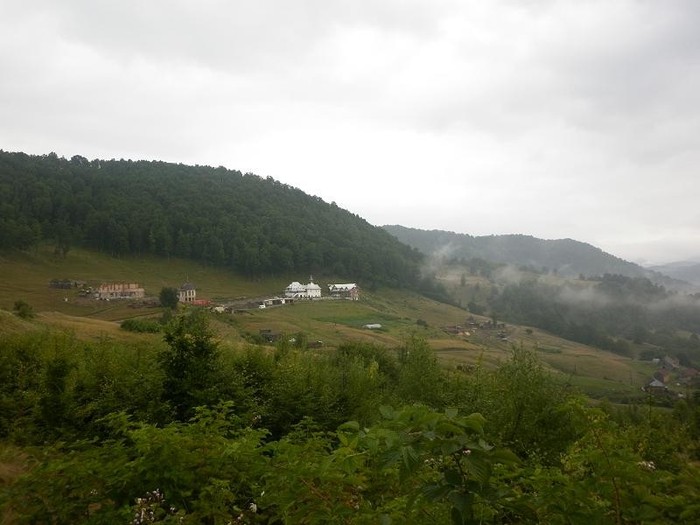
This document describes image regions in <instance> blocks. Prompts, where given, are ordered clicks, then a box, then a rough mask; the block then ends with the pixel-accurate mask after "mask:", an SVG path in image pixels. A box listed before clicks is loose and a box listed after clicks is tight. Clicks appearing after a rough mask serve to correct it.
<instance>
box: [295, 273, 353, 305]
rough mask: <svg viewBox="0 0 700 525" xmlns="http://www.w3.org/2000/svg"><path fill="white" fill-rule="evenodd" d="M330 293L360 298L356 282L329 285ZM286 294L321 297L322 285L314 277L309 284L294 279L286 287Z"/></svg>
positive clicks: (298, 297)
mask: <svg viewBox="0 0 700 525" xmlns="http://www.w3.org/2000/svg"><path fill="white" fill-rule="evenodd" d="M328 295H329V296H330V297H334V298H342V299H350V300H352V301H357V300H359V298H360V289H359V288H358V286H357V284H356V283H342V284H341V283H333V284H329V285H328ZM284 296H285V297H286V298H289V299H319V298H320V297H321V296H322V294H321V287H320V286H319V285H318V284H316V283H314V282H313V278H310V279H309V282H308V283H307V284H301V283H300V282H298V281H294V282H293V283H291V284H290V285H289V286H287V288H285V289H284Z"/></svg>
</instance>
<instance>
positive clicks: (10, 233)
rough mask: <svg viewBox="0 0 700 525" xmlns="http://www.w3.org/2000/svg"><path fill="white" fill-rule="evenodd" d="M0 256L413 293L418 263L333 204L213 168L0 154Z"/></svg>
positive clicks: (268, 181)
mask: <svg viewBox="0 0 700 525" xmlns="http://www.w3.org/2000/svg"><path fill="white" fill-rule="evenodd" d="M0 193H1V194H2V195H3V199H2V202H1V203H0V246H1V247H2V249H5V250H8V249H19V250H26V249H30V248H31V247H33V246H36V245H37V244H38V243H40V242H51V243H53V244H54V246H55V250H56V253H57V254H59V255H61V254H62V255H65V254H66V253H68V252H69V251H70V249H71V247H72V246H78V245H79V246H85V247H89V248H94V249H97V250H99V251H101V252H104V253H107V254H110V255H113V256H117V257H118V256H125V255H135V256H139V255H147V254H148V255H156V256H161V257H171V256H173V257H182V258H189V259H194V260H197V261H200V262H203V263H207V264H212V265H217V266H222V267H227V268H230V269H231V270H233V271H236V272H239V273H241V274H244V275H248V276H250V277H256V276H261V275H272V274H283V273H290V272H295V273H299V272H303V273H304V274H309V273H313V274H325V275H333V276H337V277H339V278H347V279H353V280H361V281H364V282H366V283H370V284H387V285H392V286H408V287H414V286H418V283H419V281H420V273H419V264H420V262H421V258H422V257H421V255H420V254H419V253H418V252H417V251H416V250H413V249H411V248H409V247H407V246H405V245H403V244H401V243H400V242H398V241H397V240H396V239H395V238H394V237H392V236H391V235H389V234H388V233H386V232H385V231H383V230H382V229H381V228H378V227H375V226H372V225H370V224H369V223H367V222H366V221H365V220H363V219H362V218H360V217H359V216H357V215H354V214H352V213H350V212H348V211H346V210H343V209H341V208H339V207H338V206H337V205H336V204H335V203H330V204H329V203H326V202H324V201H323V200H322V199H320V198H318V197H314V196H310V195H307V194H306V193H304V192H302V191H301V190H299V189H296V188H293V187H290V186H288V185H286V184H282V183H280V182H279V181H276V180H274V179H272V178H271V177H267V178H261V177H259V176H257V175H254V174H251V173H246V174H242V173H241V172H239V171H235V170H229V169H226V168H223V167H218V168H213V167H209V166H185V165H183V164H172V163H166V162H156V161H154V162H147V161H131V160H114V159H113V160H92V161H89V160H87V159H86V158H84V157H81V156H78V155H76V156H74V157H72V158H71V159H65V158H62V157H58V156H57V155H55V154H49V155H41V156H35V155H27V154H24V153H10V152H4V151H0Z"/></svg>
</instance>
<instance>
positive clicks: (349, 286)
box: [328, 283, 357, 291]
mask: <svg viewBox="0 0 700 525" xmlns="http://www.w3.org/2000/svg"><path fill="white" fill-rule="evenodd" d="M356 287H357V284H355V283H343V284H329V285H328V288H330V289H331V290H345V291H347V290H352V289H353V288H356Z"/></svg>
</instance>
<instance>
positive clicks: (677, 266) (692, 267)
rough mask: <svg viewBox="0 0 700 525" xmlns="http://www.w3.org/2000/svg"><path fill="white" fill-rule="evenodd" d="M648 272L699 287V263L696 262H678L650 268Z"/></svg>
mask: <svg viewBox="0 0 700 525" xmlns="http://www.w3.org/2000/svg"><path fill="white" fill-rule="evenodd" d="M649 270H652V271H655V272H660V273H663V274H664V275H668V276H670V277H673V278H674V279H680V280H682V281H686V282H689V283H691V284H694V285H696V286H700V262H698V261H678V262H672V263H668V264H661V265H656V266H650V267H649Z"/></svg>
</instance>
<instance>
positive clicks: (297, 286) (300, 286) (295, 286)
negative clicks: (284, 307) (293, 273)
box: [286, 281, 306, 291]
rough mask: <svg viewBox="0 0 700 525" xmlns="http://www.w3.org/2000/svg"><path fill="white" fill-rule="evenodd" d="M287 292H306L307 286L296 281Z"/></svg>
mask: <svg viewBox="0 0 700 525" xmlns="http://www.w3.org/2000/svg"><path fill="white" fill-rule="evenodd" d="M286 289H287V290H290V291H291V290H306V286H304V285H303V284H301V283H300V282H299V281H294V282H293V283H292V284H290V285H289V286H287V288H286Z"/></svg>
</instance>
